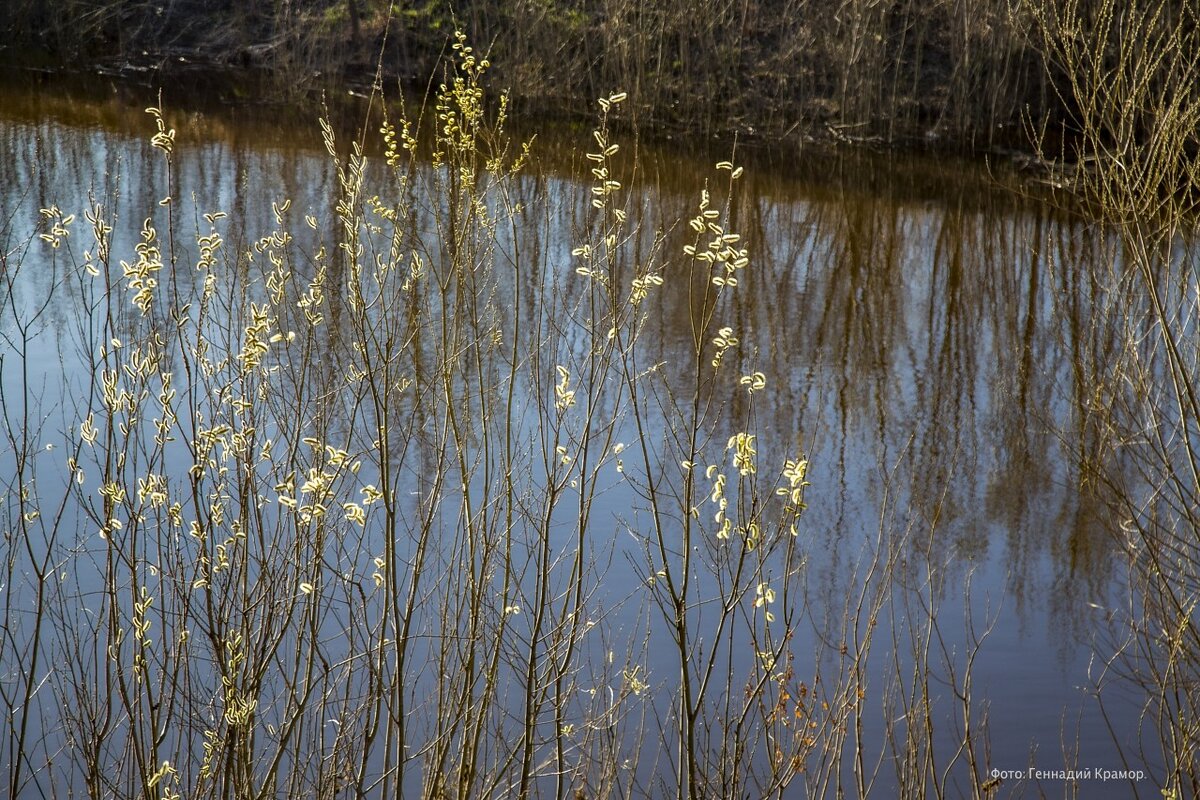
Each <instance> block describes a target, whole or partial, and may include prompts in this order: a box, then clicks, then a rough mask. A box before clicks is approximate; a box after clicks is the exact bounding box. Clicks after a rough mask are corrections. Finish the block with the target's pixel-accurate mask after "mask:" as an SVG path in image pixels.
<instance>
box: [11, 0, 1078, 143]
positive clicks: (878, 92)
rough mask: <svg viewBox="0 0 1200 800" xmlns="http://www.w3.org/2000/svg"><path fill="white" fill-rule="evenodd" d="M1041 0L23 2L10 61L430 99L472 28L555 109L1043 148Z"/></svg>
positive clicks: (665, 121)
mask: <svg viewBox="0 0 1200 800" xmlns="http://www.w3.org/2000/svg"><path fill="white" fill-rule="evenodd" d="M1041 2H1042V0H1021V1H1020V2H1018V3H1016V4H1015V5H1014V4H1012V3H1010V2H1009V0H964V2H959V3H953V4H949V3H942V2H934V1H933V0H906V1H905V2H900V3H889V4H879V3H873V2H866V1H865V0H843V1H842V2H839V3H828V2H825V0H819V1H818V0H782V1H781V2H753V0H745V2H738V3H733V2H727V3H722V4H703V5H697V4H695V3H693V2H688V0H670V2H665V3H655V4H652V5H648V6H643V5H639V4H635V3H631V2H623V1H621V2H615V3H607V4H604V5H603V6H595V7H590V6H585V5H584V4H579V3H566V2H556V1H555V0H544V2H536V3H533V2H529V3H498V2H482V3H471V4H463V3H453V2H438V1H437V0H433V1H432V2H427V3H424V4H420V5H418V6H403V7H402V6H400V5H399V4H389V3H383V2H376V0H306V1H305V2H291V3H275V2H266V1H265V0H251V1H248V2H240V3H236V4H235V3H230V2H205V3H201V2H195V1H194V0H179V1H178V2H172V3H168V4H165V5H147V4H143V3H134V2H132V0H104V2H101V3H98V4H97V3H90V4H86V5H85V4H81V3H75V2H64V3H56V4H43V3H34V2H31V1H30V0H16V2H15V4H14V6H13V8H12V9H11V13H10V14H9V16H8V20H7V22H6V23H0V32H3V34H4V36H5V41H7V42H8V43H9V45H8V47H7V49H4V50H0V60H3V61H4V62H6V63H8V64H23V65H27V66H28V65H33V66H37V67H39V68H45V69H63V68H69V69H75V70H83V71H99V72H101V73H104V74H115V75H121V76H125V77H129V76H134V77H136V76H139V75H157V76H158V77H159V78H160V79H163V80H174V79H175V76H178V75H183V76H185V78H186V79H188V80H193V79H196V78H197V75H198V73H203V72H205V71H210V72H215V73H221V74H223V75H227V76H228V75H233V76H238V77H237V79H236V81H235V82H236V83H239V84H246V85H247V88H246V93H247V94H246V99H248V98H249V97H253V98H254V100H255V101H256V102H261V101H266V102H295V101H297V100H303V99H311V98H313V97H320V96H321V95H322V94H323V93H324V94H325V95H331V94H335V93H336V92H338V91H340V92H345V91H365V90H366V89H368V88H369V87H370V86H371V85H372V83H373V81H374V79H375V76H376V75H377V74H379V75H382V76H383V78H384V83H385V85H388V84H390V85H393V86H395V85H397V84H399V85H401V86H403V87H404V88H405V90H406V92H407V93H410V94H416V95H419V96H424V95H426V94H428V90H429V89H430V88H431V86H430V84H431V83H433V84H435V85H436V83H437V81H436V77H435V79H434V80H432V81H431V76H436V75H437V74H438V68H439V67H438V65H439V63H441V61H442V59H443V57H444V56H445V54H446V53H447V52H448V51H449V42H450V39H451V34H452V32H453V31H454V30H456V29H461V30H463V31H464V32H465V33H467V35H468V37H469V39H470V41H471V42H472V43H474V44H475V45H476V48H477V50H479V51H480V52H482V53H484V54H486V57H487V58H488V59H489V60H490V61H491V63H492V65H493V68H492V74H493V78H492V83H493V85H494V86H501V87H509V88H510V90H511V91H512V94H513V100H514V102H515V103H516V104H517V105H518V106H519V107H521V108H522V109H523V110H526V111H529V112H533V113H537V114H540V115H545V114H552V115H559V116H561V115H568V116H571V115H578V114H580V113H581V112H582V111H586V112H587V113H590V110H591V106H592V101H593V100H594V98H596V97H598V96H601V95H604V94H607V93H609V92H611V91H613V90H616V89H620V90H623V91H625V92H627V93H628V95H629V103H628V107H627V113H628V114H629V117H630V120H631V122H632V124H634V125H636V126H637V127H638V128H639V129H642V130H656V131H658V132H660V133H662V134H664V135H670V136H677V137H682V136H704V137H712V136H719V137H727V136H733V135H737V136H738V137H739V138H741V139H743V140H744V139H746V138H762V139H765V140H770V141H781V142H789V141H796V140H825V141H833V142H855V143H876V144H887V145H902V146H913V145H928V144H931V143H932V144H936V145H938V146H940V147H947V148H952V149H957V150H962V151H965V150H989V149H996V148H1004V149H1022V150H1028V149H1030V141H1029V136H1028V135H1027V130H1028V129H1029V126H1028V124H1027V123H1030V122H1032V123H1033V127H1035V128H1038V129H1045V128H1054V127H1056V126H1057V127H1061V120H1062V119H1063V116H1064V109H1063V108H1062V101H1061V98H1060V95H1059V94H1058V93H1057V92H1055V91H1054V89H1053V84H1052V81H1051V78H1050V72H1049V71H1048V69H1047V66H1046V61H1045V59H1043V57H1042V54H1041V52H1040V51H1039V48H1038V47H1037V46H1036V37H1035V35H1034V34H1035V29H1036V25H1035V18H1036V14H1037V9H1038V6H1039V4H1040V3H1041ZM884 6H887V7H886V8H885V7H884ZM331 90H332V91H331Z"/></svg>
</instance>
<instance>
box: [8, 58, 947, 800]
mask: <svg viewBox="0 0 1200 800" xmlns="http://www.w3.org/2000/svg"><path fill="white" fill-rule="evenodd" d="M455 53H456V59H455V61H454V64H453V65H452V66H450V67H449V68H448V70H447V73H446V79H445V83H444V84H443V85H442V87H441V90H440V92H439V93H438V96H437V101H436V108H435V112H436V120H435V121H434V122H435V124H434V125H433V126H432V133H431V139H430V140H429V141H428V142H425V143H419V142H418V139H417V136H416V134H415V131H418V130H423V129H425V128H423V127H422V126H420V125H417V124H415V123H413V122H412V121H410V120H407V119H404V118H399V119H391V118H388V119H386V121H385V122H384V123H383V125H382V129H381V136H382V144H381V147H382V156H381V159H382V162H383V166H384V167H385V169H383V170H382V175H383V177H372V176H374V175H377V173H376V172H374V171H372V169H371V164H370V163H369V162H370V161H371V159H369V158H368V156H367V155H366V152H367V148H366V147H365V140H361V139H360V140H359V141H355V142H351V143H349V144H348V145H346V144H344V143H342V142H340V141H339V139H338V137H337V136H336V134H335V132H334V129H333V127H332V126H330V125H329V124H328V123H324V122H323V123H322V130H323V136H324V141H325V144H326V146H327V149H328V152H329V157H330V159H331V162H332V166H333V169H335V170H336V175H337V187H338V189H337V192H338V194H337V197H336V198H335V199H334V200H333V202H332V203H331V212H330V215H329V217H328V218H318V217H316V216H313V215H305V214H300V213H299V212H297V211H295V210H293V209H292V208H291V203H290V202H289V201H287V200H281V201H280V202H278V203H277V204H276V205H275V206H274V208H273V219H272V220H271V228H272V230H270V231H269V232H268V233H266V234H265V235H263V236H261V237H259V238H257V239H256V240H254V241H247V242H239V241H237V240H236V237H233V239H232V243H231V239H230V238H228V237H231V236H233V235H232V234H231V233H230V231H231V230H236V226H232V227H231V223H232V222H236V221H233V220H230V218H229V217H228V216H227V215H226V214H225V213H223V212H222V211H221V210H219V209H211V210H208V211H207V212H206V213H201V212H197V213H196V214H194V215H192V216H191V218H185V215H184V212H183V211H182V208H183V207H184V204H183V202H182V200H181V198H184V197H186V196H187V193H188V190H187V187H184V186H176V185H174V184H173V183H172V182H171V178H170V176H171V175H172V174H173V170H172V169H170V166H171V163H172V159H173V158H174V157H175V150H176V132H175V131H174V130H173V129H171V128H170V127H169V125H168V124H167V122H166V121H165V119H164V117H163V114H162V112H161V111H160V110H159V109H157V108H152V109H149V110H148V111H149V113H150V115H151V117H152V119H153V120H154V124H155V130H154V132H153V134H152V136H153V138H152V143H153V145H154V147H155V152H156V154H157V157H159V158H161V159H163V160H164V161H165V162H166V166H167V167H168V168H167V169H166V170H165V171H164V174H165V175H166V176H167V177H166V179H165V180H166V182H167V183H166V185H164V186H161V187H160V189H161V198H162V199H161V202H160V203H159V205H158V206H157V207H156V208H154V209H152V210H150V211H149V213H148V216H147V219H146V220H145V222H144V224H143V225H142V226H141V229H140V234H139V242H138V244H137V245H136V247H135V248H134V251H133V252H132V253H129V254H126V255H125V257H124V258H122V257H121V256H119V255H118V254H116V253H114V252H113V246H112V237H113V228H114V226H115V225H116V224H118V221H116V220H114V219H113V218H112V213H111V211H110V210H109V209H107V208H106V207H105V205H104V203H103V201H100V200H98V201H94V202H92V203H90V204H89V205H88V207H87V208H86V209H84V210H82V211H81V212H80V213H79V215H78V217H77V216H76V215H75V214H73V213H67V212H64V211H63V210H61V209H59V208H58V207H52V208H47V209H44V210H43V212H42V215H43V218H44V220H43V225H42V228H41V234H40V238H39V240H36V241H29V242H25V243H24V244H23V245H21V247H22V248H25V249H24V250H22V249H20V248H17V249H7V248H6V255H5V259H6V261H5V263H6V265H7V266H8V267H9V269H7V270H6V271H5V275H6V280H7V281H8V283H7V287H6V288H7V293H8V298H9V301H10V303H11V305H12V309H13V311H14V313H15V314H16V316H17V326H16V328H15V329H14V330H16V331H17V333H16V334H14V338H10V340H9V342H8V345H9V349H8V351H7V353H8V358H7V359H6V364H12V363H18V362H19V363H22V364H24V369H25V372H23V373H22V375H23V377H24V382H23V383H22V384H21V385H22V387H23V395H22V396H21V397H13V396H9V397H6V398H5V400H4V404H5V410H6V427H5V430H6V433H7V436H8V450H7V452H8V453H9V456H10V457H11V464H6V468H7V467H8V466H11V467H12V471H11V476H12V477H11V482H10V484H9V486H8V489H9V491H8V492H7V493H6V495H5V498H4V503H5V513H6V520H7V522H6V524H7V536H6V538H5V541H4V547H5V552H4V555H5V564H6V570H7V572H6V582H7V585H8V586H10V587H12V588H11V589H10V590H9V591H7V592H6V593H5V603H6V604H7V608H6V612H7V617H6V619H7V622H6V625H5V629H4V630H5V636H6V640H7V641H6V643H5V647H6V651H7V653H8V654H12V653H17V652H19V653H22V654H23V657H24V659H25V661H24V664H23V668H22V669H20V670H16V669H11V673H12V674H11V677H12V680H9V681H6V683H5V686H4V697H3V700H4V702H5V704H6V708H7V710H8V712H9V713H8V730H7V733H8V736H7V744H8V747H7V756H6V759H5V761H6V764H7V765H8V776H7V780H8V788H9V793H10V795H11V796H14V797H16V796H22V795H23V794H24V793H29V792H35V793H36V792H38V791H40V792H43V793H48V794H61V793H66V792H69V791H72V790H77V791H81V792H86V793H87V794H89V795H90V796H94V797H100V796H104V797H142V798H151V797H155V798H169V797H182V796H187V797H227V796H237V797H285V796H286V797H301V796H317V797H333V796H341V795H347V794H354V795H359V796H361V795H363V794H368V795H374V796H397V795H398V794H400V793H407V794H409V795H417V794H419V795H421V796H426V797H464V798H465V797H485V796H528V795H537V796H544V795H550V796H555V797H565V796H572V794H574V795H575V796H587V797H593V796H596V797H603V796H611V795H622V794H635V795H640V794H646V793H649V794H657V795H664V796H665V795H677V796H680V797H683V796H687V797H698V796H704V797H717V796H719V797H734V796H746V795H750V796H768V795H772V794H774V795H779V794H782V793H783V792H784V791H785V789H786V788H787V787H788V786H789V784H792V783H793V782H796V781H802V782H803V783H804V785H805V787H806V788H807V790H808V791H809V793H811V794H816V795H821V794H824V793H825V792H826V791H827V790H829V789H830V787H832V786H834V785H840V783H841V782H842V780H843V779H849V777H850V775H851V773H853V774H855V775H856V776H857V780H858V784H859V786H860V788H862V787H864V786H866V785H867V781H868V780H869V779H871V770H876V771H877V770H878V762H875V763H874V766H872V764H871V763H867V764H866V765H865V766H864V763H863V759H862V757H861V748H862V744H861V742H860V741H859V740H858V736H857V735H856V734H855V731H857V732H858V733H861V729H862V725H863V716H862V714H863V712H862V711H861V710H860V709H861V703H862V700H863V698H864V697H866V691H865V687H866V677H865V674H864V666H863V665H864V663H865V658H866V651H867V649H868V647H869V641H870V631H871V630H872V629H873V627H874V623H875V620H876V618H877V616H878V614H879V611H880V609H881V608H882V604H883V602H884V598H885V597H886V596H887V594H888V589H887V579H886V570H885V569H883V568H882V567H880V569H879V570H875V569H868V570H866V572H865V575H866V582H865V583H864V586H863V588H862V594H861V595H859V596H857V597H856V598H851V602H850V603H849V605H848V606H847V608H846V609H845V614H846V616H845V619H844V622H845V628H844V630H843V631H842V634H843V635H844V636H845V637H846V638H845V639H843V642H842V644H841V645H840V647H839V646H837V645H836V644H835V645H831V646H830V651H829V653H827V654H822V653H816V654H814V653H812V652H811V651H809V652H804V651H797V649H796V644H795V642H796V640H795V639H794V637H795V635H796V633H797V631H798V630H799V629H800V627H801V625H802V619H803V607H804V598H803V593H802V591H801V589H802V582H803V580H804V573H805V568H804V551H803V547H802V543H803V541H804V537H803V535H802V533H803V531H802V523H801V517H802V513H803V511H804V508H805V503H804V494H805V490H806V487H807V485H808V482H807V480H806V470H807V461H806V460H805V457H804V454H803V453H802V452H800V451H799V449H798V443H797V442H764V441H763V440H762V439H761V438H760V435H759V434H757V433H756V429H757V420H756V414H755V408H756V400H757V399H758V398H760V397H761V396H762V395H763V393H765V392H770V391H772V390H773V386H772V382H773V377H772V376H769V375H765V374H763V373H762V372H759V371H757V370H755V369H753V368H752V366H751V368H750V369H741V368H738V367H737V365H739V364H745V363H746V361H747V360H748V359H749V358H751V357H752V354H749V353H741V354H739V350H740V347H741V342H740V337H741V336H742V335H743V332H742V331H739V330H738V329H737V326H736V319H737V313H736V304H737V296H738V287H739V284H741V283H743V282H745V281H749V280H753V279H754V278H753V275H752V271H751V270H750V269H749V265H750V264H751V257H752V254H750V253H748V252H747V251H746V249H745V248H744V247H743V246H742V244H741V241H740V238H739V236H738V234H737V232H736V231H735V230H733V229H732V227H731V224H730V222H729V220H730V219H731V216H732V214H731V211H732V209H733V205H734V204H735V202H736V197H737V193H736V192H735V191H733V188H734V187H735V186H736V185H737V181H738V180H739V179H740V177H741V175H742V168H741V167H739V166H737V165H735V164H734V163H732V162H731V161H726V162H722V163H719V164H717V165H716V169H715V172H714V177H713V179H712V184H713V188H712V189H711V190H705V191H704V192H703V193H702V194H701V196H699V197H698V198H697V199H696V207H695V213H694V215H693V216H692V217H690V218H689V219H686V220H681V221H679V223H678V224H677V225H676V226H675V227H674V228H672V229H671V232H670V233H671V235H670V236H668V235H667V234H666V233H665V232H663V233H656V232H655V231H653V230H652V229H650V228H649V227H647V223H645V222H644V221H643V220H642V219H640V217H639V214H641V213H643V212H642V211H641V210H639V209H637V208H635V207H633V205H632V204H631V203H629V202H628V200H627V198H628V195H627V193H626V189H625V187H623V185H622V180H623V178H622V175H621V174H620V170H621V164H622V163H623V162H621V161H620V159H619V158H618V154H619V152H620V147H621V145H620V143H619V142H617V141H616V139H615V138H614V137H613V136H612V135H611V134H610V132H609V125H608V121H609V119H610V118H611V115H613V114H616V113H618V112H619V109H620V106H621V103H622V101H623V100H624V99H625V98H624V95H623V94H614V95H612V96H609V97H606V98H603V99H601V100H600V101H599V106H600V108H599V120H600V123H599V126H598V127H597V129H596V130H595V131H594V136H593V140H592V144H591V146H590V147H589V152H587V154H586V160H587V164H588V168H589V169H590V171H591V172H590V176H591V178H590V179H591V183H590V192H591V195H590V211H589V214H588V215H587V216H586V218H584V219H581V220H580V224H579V229H578V231H577V232H576V235H575V240H574V241H572V242H571V243H569V244H568V245H566V246H565V247H564V248H563V251H562V252H561V253H552V254H546V253H541V252H540V251H537V250H536V248H534V249H533V250H532V251H527V250H525V249H523V248H525V247H526V243H527V241H528V237H525V236H523V235H522V232H523V230H524V229H525V226H527V225H530V224H534V223H535V222H536V220H537V214H538V208H537V207H536V206H531V205H529V204H528V203H525V202H523V201H520V200H519V199H518V198H521V197H522V196H523V194H522V192H521V191H520V187H521V183H520V181H521V180H522V177H523V176H522V169H523V168H524V167H525V164H526V162H527V161H528V159H529V157H530V149H529V147H528V146H518V145H515V144H514V143H512V142H511V141H510V140H509V138H508V137H507V136H506V135H505V132H504V124H505V110H506V108H507V102H506V98H505V97H503V96H501V97H500V98H499V99H498V100H497V101H495V102H494V103H493V105H494V107H495V110H492V111H489V108H488V103H487V102H485V96H484V91H483V88H482V81H483V78H484V75H485V72H486V70H487V68H488V63H487V61H486V60H482V59H480V58H479V57H478V56H477V55H476V54H475V53H474V52H473V51H472V49H471V48H470V47H469V46H468V45H467V44H466V43H465V41H464V39H463V38H462V37H459V38H458V40H457V43H456V44H455ZM385 116H386V114H385ZM376 182H377V184H376ZM83 239H85V240H87V244H86V245H84V246H82V247H80V246H79V245H78V244H77V242H79V241H80V240H83ZM185 240H186V241H185ZM676 240H680V241H682V244H680V245H679V246H676V245H675V244H674V242H675V241H676ZM30 247H41V248H45V249H46V252H47V254H48V257H49V258H50V259H51V261H52V264H53V266H54V269H55V270H58V274H61V275H63V276H64V277H63V279H62V281H61V282H60V283H59V284H57V285H56V286H55V289H54V290H55V291H64V292H70V293H72V295H73V297H74V298H75V302H76V303H77V305H78V308H79V309H80V314H79V315H80V320H81V322H80V324H79V325H78V327H77V328H76V329H73V330H71V331H63V332H62V333H63V335H64V336H67V335H70V336H72V337H73V338H74V341H75V344H76V345H77V350H78V352H79V353H80V354H81V356H80V357H81V358H82V363H83V366H84V372H83V373H82V374H84V375H86V376H88V377H89V380H88V381H87V382H85V384H84V385H82V386H78V385H72V384H70V382H68V383H67V384H66V385H65V386H66V388H64V393H63V398H62V402H61V403H59V404H57V406H51V405H50V404H48V401H47V400H46V399H45V398H41V400H39V397H38V392H37V389H36V385H35V381H33V380H32V379H31V378H30V377H29V368H30V367H31V366H34V365H31V364H29V363H28V352H27V345H28V343H29V340H30V337H32V336H33V335H34V333H32V329H33V327H35V326H36V325H37V324H43V323H44V320H43V319H42V318H41V316H40V315H41V314H42V313H43V311H44V308H38V307H32V308H31V310H30V309H23V308H20V307H18V305H17V304H16V303H15V302H12V298H13V293H12V287H13V286H14V285H15V281H16V279H17V276H18V275H19V273H20V268H21V254H22V252H28V248H30ZM665 293H674V296H675V297H677V298H685V300H684V301H683V304H684V306H685V308H686V309H687V324H688V334H687V341H688V342H689V343H690V345H689V347H688V349H687V352H686V357H685V358H684V359H683V361H682V363H679V364H674V365H672V369H671V370H669V372H670V373H671V379H670V380H668V379H667V372H668V370H664V369H663V366H664V365H663V364H662V362H661V361H655V360H654V359H653V358H651V357H650V355H649V354H650V353H652V352H653V349H650V348H646V347H644V344H645V341H644V339H645V327H646V325H647V322H648V320H649V319H650V318H651V317H652V315H654V314H656V313H659V311H658V309H660V308H661V306H660V301H661V298H662V296H663V295H664V294H665ZM735 355H736V356H738V357H736V358H735ZM22 359H24V360H22ZM680 376H682V378H681V377H680ZM735 397H736V398H740V399H739V400H738V401H737V402H733V401H732V400H731V398H735ZM39 402H43V403H47V404H46V405H39ZM53 408H57V411H58V412H59V413H61V416H62V417H63V419H64V420H65V422H64V425H63V429H64V432H63V435H62V438H61V442H62V447H61V452H55V453H53V454H52V455H50V456H47V455H46V454H44V453H42V452H41V450H40V448H41V446H42V443H43V442H44V441H45V439H46V433H45V430H43V429H41V428H39V427H38V426H37V425H36V424H33V422H32V421H33V420H35V419H41V420H45V419H47V418H49V414H50V410H52V409H53ZM43 412H44V413H43ZM39 414H40V415H41V416H39ZM768 454H772V455H771V456H770V458H768ZM56 487H57V488H56ZM613 497H616V498H619V502H620V506H621V511H620V514H614V512H613V510H612V508H611V507H610V506H611V504H612V501H611V500H610V499H606V498H613ZM606 503H608V504H609V505H605V504H606ZM846 641H849V646H847V645H846ZM829 656H832V657H829ZM9 657H10V655H6V662H7V659H8V658H9ZM822 664H825V665H826V667H827V668H828V669H829V670H830V671H829V672H828V673H827V674H825V675H824V676H822V675H820V674H819V673H820V670H821V669H822V666H821V665H822ZM802 674H803V675H804V676H806V677H803V678H802ZM923 675H924V680H925V683H926V685H927V684H928V677H929V673H928V671H926V672H924V673H923ZM918 677H919V676H918ZM848 736H850V737H851V738H852V739H854V741H855V744H854V745H853V747H852V748H851V750H847V749H846V742H847V737H848ZM910 736H911V734H910ZM854 748H858V750H859V757H858V758H857V759H854V760H853V763H852V760H851V759H850V758H847V759H846V760H845V761H843V757H842V754H843V753H844V752H845V753H850V752H852V750H853V749H854ZM930 758H932V756H930ZM929 763H930V764H932V763H933V762H932V761H930V762H929ZM68 787H74V789H71V788H68Z"/></svg>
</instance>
